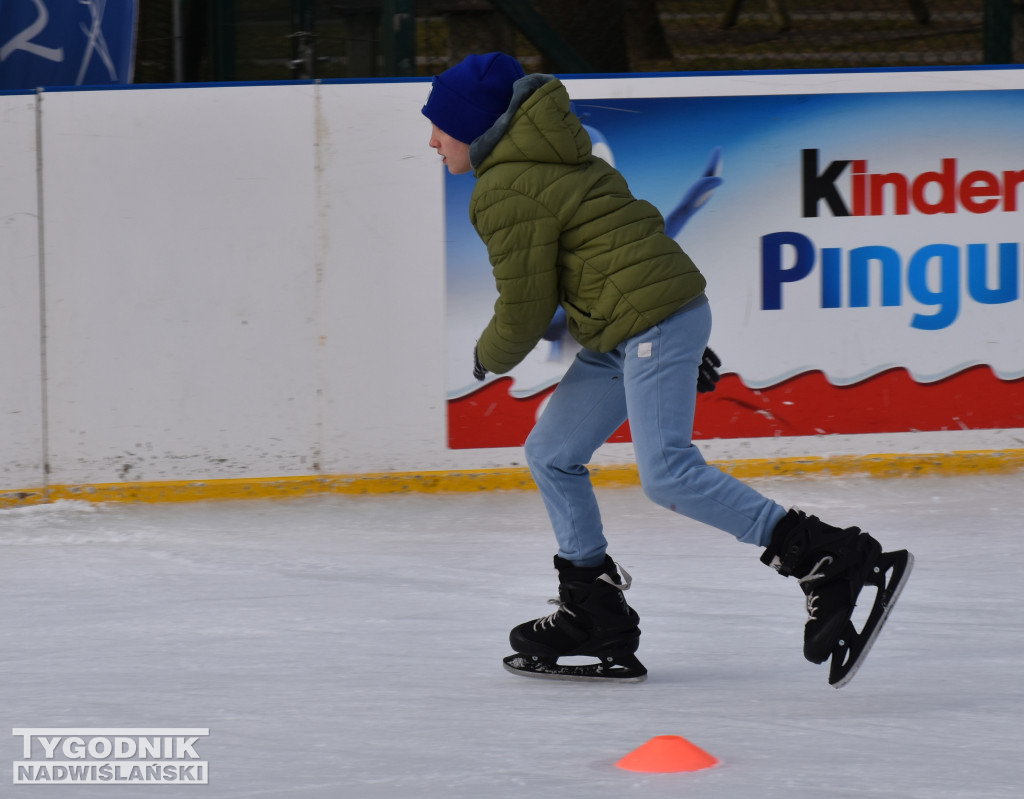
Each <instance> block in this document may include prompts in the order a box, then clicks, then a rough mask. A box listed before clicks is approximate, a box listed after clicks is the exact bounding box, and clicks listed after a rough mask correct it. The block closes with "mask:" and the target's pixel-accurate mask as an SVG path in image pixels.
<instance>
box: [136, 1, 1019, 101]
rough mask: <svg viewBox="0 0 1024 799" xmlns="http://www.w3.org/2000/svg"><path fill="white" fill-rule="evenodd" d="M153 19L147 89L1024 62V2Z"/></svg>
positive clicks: (201, 8)
mask: <svg viewBox="0 0 1024 799" xmlns="http://www.w3.org/2000/svg"><path fill="white" fill-rule="evenodd" d="M140 6H141V10H140V19H139V33H138V43H137V58H136V70H135V80H136V82H138V83H157V82H170V81H182V80H185V81H210V80H288V79H294V78H344V77H369V76H408V75H432V74H435V73H437V72H439V71H441V70H443V69H445V68H447V67H448V66H450V65H452V64H454V63H456V62H457V61H459V60H460V59H461V58H463V57H464V56H465V55H467V54H469V53H472V52H485V51H489V50H504V51H505V52H508V53H511V54H513V55H515V56H516V57H518V58H519V59H520V60H521V61H523V63H524V65H526V67H527V69H528V70H540V71H548V72H560V73H569V72H573V73H578V72H666V71H673V72H675V71H702V70H737V69H742V70H759V69H794V68H811V69H821V68H836V67H857V68H863V67H900V66H936V65H974V64H985V63H1015V62H1017V61H1020V60H1024V59H1022V58H1021V57H1020V56H1019V51H1020V49H1021V47H1022V45H1024V32H1021V31H1020V29H1021V27H1022V21H1024V0H676V1H675V2H672V1H670V0H544V1H543V2H536V1H535V2H528V0H493V1H488V0H237V2H236V0H164V2H158V0H149V2H144V3H141V4H140ZM1015 34H1016V35H1015ZM1015 48H1016V49H1017V51H1018V52H1016V53H1015V51H1014V49H1015Z"/></svg>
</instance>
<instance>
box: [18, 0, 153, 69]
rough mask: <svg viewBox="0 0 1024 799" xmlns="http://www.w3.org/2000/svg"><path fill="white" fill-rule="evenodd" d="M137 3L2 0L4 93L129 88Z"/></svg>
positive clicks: (121, 0)
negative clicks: (125, 85)
mask: <svg viewBox="0 0 1024 799" xmlns="http://www.w3.org/2000/svg"><path fill="white" fill-rule="evenodd" d="M136 12H137V0H0V89H35V88H39V87H45V86H85V85H110V84H119V83H130V82H131V80H132V72H133V67H134V60H135V21H136V16H137V13H136Z"/></svg>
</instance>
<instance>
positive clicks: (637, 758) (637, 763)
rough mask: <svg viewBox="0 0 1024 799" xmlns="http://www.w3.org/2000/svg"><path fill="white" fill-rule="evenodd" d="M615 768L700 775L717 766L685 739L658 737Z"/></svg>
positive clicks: (632, 753)
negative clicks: (689, 772)
mask: <svg viewBox="0 0 1024 799" xmlns="http://www.w3.org/2000/svg"><path fill="white" fill-rule="evenodd" d="M615 765H617V766H618V767H619V768H623V769H626V770H628V771H647V772H652V773H659V774H665V773H669V772H673V771H700V770H701V769H705V768H711V767H712V766H715V765H718V761H717V760H716V759H715V758H713V757H712V756H711V755H709V754H708V753H707V752H705V751H704V750H703V749H701V748H700V747H697V746H694V745H693V744H692V743H690V742H689V741H687V740H686V739H685V738H680V737H679V736H678V735H659V736H657V737H656V738H651V740H649V741H648V742H647V743H645V744H644V745H643V746H641V747H638V748H637V749H634V750H633V751H632V752H630V753H629V754H628V755H626V756H625V757H624V758H622V760H620V761H619V762H618V763H616V764H615Z"/></svg>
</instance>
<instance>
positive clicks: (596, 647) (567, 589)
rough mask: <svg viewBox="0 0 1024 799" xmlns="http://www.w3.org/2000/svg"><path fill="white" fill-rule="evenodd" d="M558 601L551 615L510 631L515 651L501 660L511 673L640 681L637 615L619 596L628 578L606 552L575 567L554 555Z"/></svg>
mask: <svg viewBox="0 0 1024 799" xmlns="http://www.w3.org/2000/svg"><path fill="white" fill-rule="evenodd" d="M555 568H556V569H557V570H558V576H559V586H558V599H552V600H549V601H550V602H551V603H553V604H557V605H558V610H556V611H555V612H554V613H552V614H551V615H550V616H545V617H544V618H541V619H534V620H533V621H528V622H525V623H524V624H520V625H519V626H517V627H515V628H514V629H513V630H512V632H511V633H510V634H509V642H510V643H511V644H512V648H513V649H514V650H515V651H516V654H514V655H509V656H508V657H506V658H505V659H504V661H503V662H504V664H505V668H506V669H508V670H509V671H511V672H513V673H515V674H524V675H527V676H531V677H547V678H548V679H555V680H591V681H600V680H609V681H615V682H641V681H642V680H644V679H646V678H647V669H646V668H644V666H643V664H642V663H641V662H640V661H639V660H637V658H636V655H635V654H634V653H635V652H636V650H637V647H638V646H639V644H640V628H639V627H638V626H637V624H638V622H639V621H640V617H639V616H638V615H637V612H636V611H635V610H633V609H632V608H631V607H630V606H629V605H628V604H627V603H626V598H625V597H624V596H623V593H622V592H623V591H626V590H627V589H628V588H629V586H630V583H631V580H630V577H629V574H627V573H626V571H625V569H623V570H622V574H621V575H620V574H619V571H618V570H617V569H616V567H615V563H614V562H613V561H612V559H611V558H610V557H608V556H605V561H604V563H603V564H602V565H600V566H594V567H587V568H584V567H578V566H573V565H572V563H570V562H569V561H567V560H564V559H563V558H560V557H558V556H557V555H556V556H555ZM576 655H583V656H587V657H596V658H597V659H598V662H597V663H588V664H584V665H569V664H560V663H558V658H560V657H573V656H576Z"/></svg>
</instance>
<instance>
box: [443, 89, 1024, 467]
mask: <svg viewBox="0 0 1024 799" xmlns="http://www.w3.org/2000/svg"><path fill="white" fill-rule="evenodd" d="M570 93H571V92H570ZM574 107H575V110H576V112H577V114H578V115H579V116H580V117H581V119H582V120H583V122H584V124H585V126H586V127H587V129H588V131H589V133H590V135H591V139H592V141H593V142H594V151H595V154H596V155H599V156H601V157H604V158H606V159H607V160H609V161H612V162H613V163H614V165H615V166H616V167H617V168H618V169H619V170H620V171H621V172H622V173H623V174H624V175H625V177H626V179H627V180H628V181H629V184H630V187H631V189H632V191H633V193H634V195H636V196H637V197H640V198H643V199H646V200H649V201H650V202H652V203H654V204H655V205H656V206H657V207H658V208H659V210H661V212H662V214H663V215H664V216H665V217H666V220H667V222H666V229H667V231H668V232H669V233H670V235H672V236H673V237H674V238H675V239H676V240H677V241H678V242H679V244H680V245H681V246H682V248H683V249H684V250H685V251H686V252H687V253H688V254H689V255H690V256H691V257H692V258H693V260H694V261H695V263H696V264H697V266H698V267H699V268H700V269H701V271H702V272H703V273H704V275H705V276H706V277H707V280H708V290H707V293H708V297H709V298H710V300H711V307H712V311H713V313H714V318H715V325H714V331H713V333H712V337H711V347H712V348H713V349H714V350H715V351H716V352H717V353H718V355H719V356H720V357H721V359H722V361H723V368H722V371H723V374H724V375H725V376H724V377H723V379H722V381H721V383H720V384H719V387H718V390H717V391H716V392H714V393H713V394H708V395H702V396H701V397H700V398H699V402H698V408H697V419H696V425H695V431H694V437H695V438H748V437H749V438H756V437H762V436H800V435H820V434H831V433H836V434H840V433H841V434H857V433H890V432H908V431H916V430H932V431H934V430H960V429H993V428H1004V427H1005V428H1010V427H1022V426H1024V347H1022V346H1021V341H1024V292H1022V275H1021V272H1022V263H1024V262H1022V253H1021V249H1022V247H1024V244H1022V242H1024V238H1022V235H1024V234H1022V231H1024V210H1022V208H1024V186H1022V184H1024V91H1021V90H1017V89H1007V90H986V91H922V92H890V93H886V92H880V93H866V94H860V93H850V94H820V95H819V94H785V95H756V96H755V95H747V96H702V97H653V98H652V97H640V98H632V97H616V98H614V99H607V100H593V99H586V100H580V101H577V102H576V103H575V106H574ZM473 183H474V179H473V178H472V177H471V176H462V177H453V176H450V175H449V176H448V177H447V178H446V215H447V223H446V224H447V240H448V254H447V270H448V289H447V291H448V319H447V325H448V358H447V362H448V374H447V388H448V410H449V413H448V417H449V419H448V420H449V446H450V447H452V448H476V447H499V446H518V445H521V444H522V443H523V441H524V440H525V437H526V434H527V433H528V432H529V430H530V429H531V427H532V425H533V422H534V420H535V418H536V416H537V414H538V413H539V412H540V411H541V410H542V407H543V402H544V399H545V398H546V397H547V396H548V395H549V394H550V392H551V391H552V390H553V388H554V386H555V385H556V384H557V382H558V380H559V379H560V377H561V375H562V374H563V373H564V371H565V369H566V368H567V366H568V364H569V362H570V361H571V359H572V357H573V356H574V355H575V352H576V351H577V350H578V346H577V345H575V344H574V343H573V342H572V341H571V340H570V339H568V338H567V337H566V336H565V335H561V334H560V333H559V331H558V329H557V328H554V329H552V331H551V335H550V336H549V337H546V338H550V340H544V341H541V342H540V344H539V345H538V346H537V348H536V349H535V350H534V352H532V353H531V354H530V356H528V358H527V359H526V360H525V361H524V362H523V363H522V364H520V365H519V366H518V367H516V369H514V370H513V371H512V372H511V373H510V374H508V375H504V376H494V375H488V379H487V381H486V382H485V383H483V384H481V383H477V382H476V381H475V380H473V377H472V373H471V372H472V352H473V345H474V342H475V340H476V338H477V337H479V335H480V333H481V331H482V330H483V329H484V327H485V326H486V324H487V322H488V320H489V318H490V315H491V309H492V307H493V304H494V300H495V299H496V297H497V292H496V290H495V288H494V281H493V277H492V276H491V271H490V266H489V263H488V259H487V252H486V249H485V248H484V247H483V245H482V244H481V243H480V242H479V240H478V239H477V237H476V234H475V231H474V230H473V229H472V226H471V225H470V224H469V221H468V218H467V207H468V201H469V196H470V194H471V192H472V189H473ZM612 440H619V441H625V440H628V425H627V426H624V427H623V429H622V430H620V431H619V432H618V433H617V434H616V436H615V437H614V438H613V439H612Z"/></svg>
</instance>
